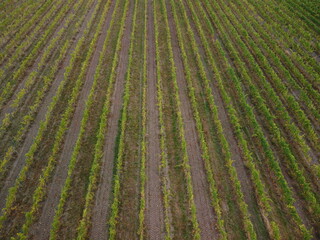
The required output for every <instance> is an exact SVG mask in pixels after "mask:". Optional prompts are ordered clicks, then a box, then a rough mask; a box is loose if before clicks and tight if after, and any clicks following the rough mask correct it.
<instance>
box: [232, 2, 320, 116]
mask: <svg viewBox="0 0 320 240" xmlns="http://www.w3.org/2000/svg"><path fill="white" fill-rule="evenodd" d="M239 4H240V2H239V1H237V7H236V6H235V5H234V4H233V3H230V5H231V6H232V8H233V10H232V11H237V12H239V10H240V9H241V12H242V14H241V15H237V16H239V17H241V18H242V22H243V23H244V25H245V27H246V28H247V30H248V32H249V33H250V32H251V33H253V39H254V40H255V42H256V43H257V44H259V45H260V47H263V48H264V49H265V51H266V52H267V53H268V55H269V60H272V61H273V62H274V64H273V65H274V66H276V67H278V69H279V70H280V71H281V72H282V76H283V78H285V79H286V80H287V81H289V82H288V84H286V85H287V86H288V87H290V88H293V90H295V91H298V92H299V98H301V100H303V101H304V102H305V104H306V106H307V108H308V109H309V110H311V111H312V112H313V114H314V116H315V117H316V118H317V119H320V114H319V110H318V109H317V106H315V105H316V104H318V103H319V102H320V95H319V93H318V92H317V91H316V90H315V89H314V88H313V87H312V85H311V84H310V82H309V79H307V78H306V77H305V76H304V75H303V74H302V73H301V72H300V71H299V68H297V67H296V65H294V63H293V61H292V60H291V59H290V58H289V57H288V56H287V55H286V54H285V53H284V51H283V49H280V47H279V45H278V44H277V43H276V42H275V41H274V38H272V36H270V34H269V32H266V31H265V29H264V28H262V27H261V25H260V24H259V23H258V22H257V21H256V20H255V18H253V17H251V16H252V15H251V14H249V12H248V11H247V10H246V8H245V7H242V6H240V5H239ZM244 14H247V15H246V20H245V21H244ZM248 19H250V24H249V23H248V22H247V21H248ZM270 31H271V30H270ZM290 39H292V37H291V38H290ZM285 42H287V41H285ZM305 55H306V54H305ZM280 58H281V59H282V60H281V59H280ZM310 58H312V57H311V56H310ZM312 59H313V58H312ZM302 63H303V62H302ZM299 64H301V62H299ZM311 74H312V72H310V75H311ZM291 75H292V76H291ZM319 77H320V75H319V74H317V76H315V75H314V76H313V78H319ZM299 83H300V84H301V85H302V86H300V85H299ZM279 88H280V89H282V88H281V87H279ZM309 95H310V97H309ZM311 97H312V98H313V99H314V103H313V102H312V101H311V99H310V98H311ZM297 100H299V99H297ZM314 104H315V105H314ZM318 105H319V104H318Z"/></svg>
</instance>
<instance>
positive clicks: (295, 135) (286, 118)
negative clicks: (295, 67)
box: [228, 14, 318, 162]
mask: <svg viewBox="0 0 320 240" xmlns="http://www.w3.org/2000/svg"><path fill="white" fill-rule="evenodd" d="M228 16H229V19H233V16H231V14H228ZM234 21H236V20H234ZM239 29H240V30H241V32H244V33H247V32H246V30H245V29H243V28H242V26H241V25H240V24H239ZM235 34H236V33H235ZM238 34H239V33H238ZM244 35H245V37H244V39H246V40H247V41H248V42H249V43H248V45H249V47H251V49H252V50H254V52H253V53H252V54H251V53H250V51H249V50H248V49H247V48H246V45H245V43H244V42H243V41H241V39H240V38H239V37H236V38H237V44H238V46H240V47H241V52H242V53H243V55H244V57H245V59H247V61H248V62H249V64H250V66H251V67H252V68H253V70H254V72H255V73H256V74H257V75H258V78H259V79H260V80H261V82H262V83H261V84H262V88H263V89H264V91H265V92H266V95H267V97H266V99H268V100H269V101H270V102H269V105H270V106H273V105H274V109H276V113H277V116H280V117H281V121H283V122H284V124H283V125H284V129H286V130H287V132H288V134H289V135H291V138H290V140H294V141H295V143H296V145H297V146H299V148H300V151H301V152H302V153H303V156H304V159H308V160H309V162H310V161H311V158H310V156H309V151H310V148H309V146H308V145H307V143H306V141H305V139H304V138H303V137H302V134H301V131H300V129H299V128H298V127H297V126H296V124H295V122H293V121H292V119H291V116H290V115H289V112H288V111H287V110H286V108H285V106H284V105H283V102H287V103H288V105H290V107H291V112H294V113H296V114H295V115H296V119H297V121H298V122H299V123H300V126H304V130H305V131H304V132H305V133H306V138H307V139H308V140H309V141H311V143H313V146H314V147H316V145H317V144H316V142H317V141H318V137H317V135H316V133H315V131H314V129H313V127H312V125H311V123H310V121H309V119H308V118H307V117H306V116H305V114H304V112H303V111H302V110H301V108H300V107H299V104H298V103H297V102H296V101H295V98H294V97H293V96H292V95H290V94H289V93H288V89H287V88H286V86H285V85H284V84H283V82H282V80H281V79H280V77H279V76H278V75H277V74H276V72H275V71H274V70H273V69H272V68H271V67H270V65H269V64H268V60H267V58H266V57H265V56H264V55H263V53H262V52H261V50H260V49H259V47H258V46H257V45H256V44H255V42H254V41H253V40H252V39H250V37H249V36H248V35H246V34H244ZM260 45H262V43H261V44H260ZM253 54H254V55H255V56H256V59H260V60H259V61H256V60H255V58H254V56H253ZM259 64H260V65H259ZM260 66H261V67H260ZM262 69H263V70H264V71H265V72H266V74H268V75H264V72H263V70H262ZM266 76H271V77H269V79H270V80H273V81H274V82H275V85H276V87H275V89H278V94H279V95H280V96H283V97H282V98H285V99H284V100H283V102H282V101H281V98H280V97H279V95H277V93H276V92H275V90H274V89H273V88H272V85H271V83H269V82H268V80H267V77H266ZM260 94H261V93H260ZM266 103H267V101H266ZM268 115H269V116H273V115H272V113H271V112H270V113H268ZM297 115H298V116H297ZM273 118H275V116H273ZM301 128H302V127H301Z"/></svg>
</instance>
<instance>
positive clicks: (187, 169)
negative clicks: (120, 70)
mask: <svg viewBox="0 0 320 240" xmlns="http://www.w3.org/2000/svg"><path fill="white" fill-rule="evenodd" d="M159 4H160V6H158V7H156V4H155V5H154V16H155V18H154V22H155V33H156V52H157V51H158V53H156V54H157V55H158V56H160V54H161V50H160V49H159V42H158V41H159V34H160V32H159V23H160V22H162V21H164V26H165V27H164V28H165V31H166V32H165V33H164V34H165V36H166V39H165V41H166V47H167V48H168V51H167V52H166V54H168V55H167V56H166V57H168V58H169V59H168V60H169V64H170V74H171V79H172V82H173V91H174V100H175V110H176V114H177V124H178V131H179V138H180V139H179V140H180V144H181V149H182V160H183V161H182V162H183V163H182V167H183V171H184V174H185V179H186V184H187V194H188V205H189V211H190V221H191V224H192V229H193V231H192V235H193V238H194V239H201V230H200V226H199V222H198V219H197V208H196V204H195V200H194V194H193V186H192V176H191V166H190V163H189V156H188V152H187V143H186V138H185V129H184V123H183V117H182V113H181V110H180V108H181V101H180V96H179V87H178V83H177V75H176V67H175V63H174V58H173V50H172V43H171V34H170V28H169V23H168V17H167V16H168V13H167V7H166V4H165V2H164V1H162V0H161V2H160V3H159ZM159 12H160V13H161V15H160V16H159ZM158 21H159V22H158ZM162 24H163V22H162ZM163 57H164V56H163ZM158 61H159V62H158V63H160V58H158ZM158 81H159V83H158V84H159V86H162V79H161V77H160V79H158Z"/></svg>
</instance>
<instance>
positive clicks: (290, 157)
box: [213, 5, 320, 214]
mask: <svg viewBox="0 0 320 240" xmlns="http://www.w3.org/2000/svg"><path fill="white" fill-rule="evenodd" d="M213 6H215V5H213ZM216 8H217V10H218V11H217V12H218V13H220V14H225V13H221V9H220V7H219V5H217V6H216ZM224 16H225V15H224ZM229 17H231V16H229ZM222 18H223V19H224V23H225V24H226V25H227V27H228V29H229V30H230V31H231V33H232V35H230V36H232V38H233V39H235V40H236V41H235V43H236V44H237V46H238V47H239V49H240V52H241V53H243V54H244V56H245V59H247V60H248V61H250V65H251V66H252V67H254V69H255V72H256V73H257V74H259V79H261V80H263V84H264V90H265V91H267V92H268V98H271V97H272V100H273V102H272V104H276V106H277V107H278V108H279V110H280V109H281V107H282V106H281V101H280V100H279V98H278V97H277V95H276V94H275V93H274V92H273V89H272V87H271V86H270V84H268V81H267V80H266V78H265V76H264V75H263V71H262V70H261V68H260V66H259V65H258V64H257V63H256V61H255V60H254V57H253V56H252V54H251V53H250V51H249V50H248V48H247V46H246V45H245V43H244V42H243V41H242V40H241V38H240V36H239V33H238V32H237V31H236V30H235V28H234V27H233V26H232V24H231V23H230V22H229V19H228V18H227V17H223V16H222ZM239 28H241V25H239ZM241 30H242V31H243V32H244V33H246V31H245V30H244V29H241ZM242 35H246V34H242ZM227 46H228V47H229V49H230V54H232V56H233V57H234V59H236V60H238V61H237V65H238V66H239V69H243V70H244V69H245V67H244V63H243V62H241V61H240V58H239V54H238V53H237V51H235V49H234V47H233V45H232V44H229V43H228V45H227ZM250 46H251V47H255V46H254V44H252V43H251V44H250ZM255 50H256V55H258V56H259V57H260V58H263V57H264V56H263V55H262V54H259V49H258V48H257V47H255ZM267 68H268V65H265V66H264V69H267ZM242 76H246V77H244V78H243V80H245V81H246V85H247V86H249V92H250V95H251V96H252V98H253V99H254V100H253V101H254V102H256V104H257V106H258V109H257V110H259V111H261V114H262V116H265V117H266V121H267V124H268V128H269V131H270V132H271V133H272V135H274V141H275V142H276V144H277V146H278V147H280V149H281V151H282V152H283V154H284V156H285V157H286V160H287V163H288V165H289V169H290V170H291V172H292V175H293V177H294V178H295V179H296V180H297V181H298V183H299V184H300V186H301V187H302V188H303V191H302V194H303V195H304V197H305V199H306V200H307V201H308V202H309V203H310V204H311V208H312V209H313V211H314V212H315V213H316V214H318V213H319V211H320V206H319V204H318V203H317V200H316V198H315V195H314V193H313V192H312V190H311V187H310V183H309V182H308V181H307V180H306V178H305V176H304V174H303V172H302V171H301V169H300V167H299V165H298V161H297V159H296V157H295V155H294V154H293V151H292V149H291V146H290V145H289V144H288V142H287V141H286V139H285V138H284V137H283V136H282V133H281V130H280V129H279V128H278V126H277V125H276V122H275V120H274V119H275V116H274V115H273V114H272V113H271V111H270V109H269V108H268V106H267V105H266V102H265V100H264V99H263V97H262V96H261V94H260V92H259V90H258V88H257V86H255V85H254V82H253V81H252V79H251V78H250V77H249V75H246V74H242ZM270 104H271V103H270ZM278 114H281V116H282V117H283V118H285V119H284V120H287V119H290V117H289V115H288V113H287V112H286V111H285V109H283V112H280V113H278ZM283 114H286V115H284V116H283ZM299 120H300V119H299ZM284 127H288V132H289V133H291V134H292V136H293V137H294V138H295V139H298V140H296V142H297V143H298V144H300V145H302V143H303V141H302V138H301V136H300V134H299V129H298V128H297V127H296V126H295V125H294V123H292V122H290V121H287V122H286V124H285V126H284ZM299 141H301V142H299ZM304 144H305V143H304ZM305 146H306V144H305ZM305 146H303V145H302V147H305Z"/></svg>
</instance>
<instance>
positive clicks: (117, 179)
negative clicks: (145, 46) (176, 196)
mask: <svg viewBox="0 0 320 240" xmlns="http://www.w3.org/2000/svg"><path fill="white" fill-rule="evenodd" d="M128 6H129V2H128V1H126V5H125V9H126V10H127V9H128ZM137 7H138V0H135V2H134V10H133V20H132V29H131V36H130V48H129V62H128V69H127V72H126V82H125V87H124V95H123V105H122V111H121V118H120V126H119V128H120V136H119V146H118V149H119V150H118V152H117V156H116V160H115V174H114V176H113V182H114V185H113V202H112V204H111V213H110V219H109V220H108V224H109V230H108V232H109V235H108V237H109V239H115V238H116V233H117V231H116V226H117V223H118V221H117V218H118V214H119V202H120V198H119V197H120V188H121V172H122V165H123V158H124V150H125V141H124V139H125V132H126V126H127V114H128V105H129V100H130V84H131V77H132V76H131V71H132V69H131V68H132V61H133V59H132V53H133V48H134V39H135V29H136V26H137V25H136V18H137ZM122 24H124V21H123V23H122ZM123 27H124V25H122V26H121V28H123ZM117 48H119V49H120V48H121V39H118V42H117ZM114 77H115V76H114Z"/></svg>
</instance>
